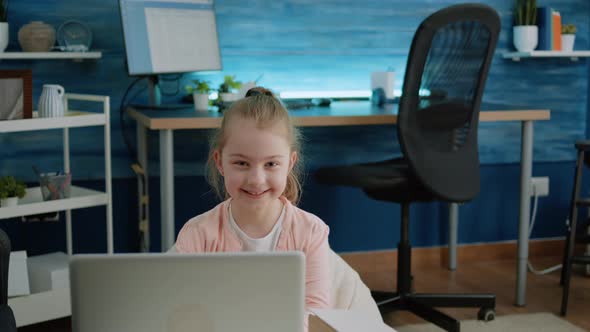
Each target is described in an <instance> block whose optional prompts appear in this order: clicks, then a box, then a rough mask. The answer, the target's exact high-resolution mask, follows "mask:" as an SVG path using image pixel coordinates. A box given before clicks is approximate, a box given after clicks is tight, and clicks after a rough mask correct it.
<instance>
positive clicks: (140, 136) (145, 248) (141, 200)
mask: <svg viewBox="0 0 590 332" xmlns="http://www.w3.org/2000/svg"><path fill="white" fill-rule="evenodd" d="M147 139H148V137H147V128H146V127H145V126H144V125H142V124H141V123H140V122H139V121H137V162H138V163H139V166H140V167H141V171H140V172H138V173H137V200H138V207H139V210H138V211H137V213H138V214H137V215H138V216H139V233H140V235H141V240H140V241H141V242H140V243H139V251H141V252H149V251H150V213H149V211H150V210H149V199H148V197H149V183H148V182H149V178H150V177H149V174H148V143H147V142H148V141H147ZM144 193H145V194H144Z"/></svg>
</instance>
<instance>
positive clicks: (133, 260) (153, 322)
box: [70, 252, 305, 332]
mask: <svg viewBox="0 0 590 332" xmlns="http://www.w3.org/2000/svg"><path fill="white" fill-rule="evenodd" d="M70 281H71V297H72V327H73V331H74V332H105V331H109V332H117V331H121V332H163V331H166V332H181V331H182V332H184V331H202V332H213V331H216V332H217V331H253V332H254V331H256V332H261V331H286V332H291V331H292V332H295V331H297V332H300V331H301V330H302V327H303V315H304V293H305V292H304V287H305V286H304V257H303V255H302V253H296V252H290V253H215V254H190V255H189V254H117V255H75V256H73V258H72V261H71V263H70Z"/></svg>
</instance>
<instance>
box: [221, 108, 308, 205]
mask: <svg viewBox="0 0 590 332" xmlns="http://www.w3.org/2000/svg"><path fill="white" fill-rule="evenodd" d="M226 129H227V131H226V133H227V137H226V140H225V144H224V146H223V148H222V149H221V151H219V150H217V151H215V152H214V154H213V158H214V159H215V165H216V166H217V169H218V170H219V172H220V173H221V175H222V176H223V178H224V183H225V190H226V192H227V193H228V194H229V196H231V197H232V202H233V203H232V204H242V203H246V204H248V205H249V206H252V204H255V205H257V206H259V207H262V206H266V205H267V204H268V203H269V202H273V200H276V199H278V198H279V197H280V196H281V195H282V194H283V192H284V191H285V187H286V185H287V176H288V175H289V172H290V171H291V169H292V168H293V166H294V165H295V162H296V161H297V153H296V152H294V151H291V148H290V144H289V141H288V140H287V129H286V128H285V126H284V125H282V124H281V123H274V124H270V125H268V126H265V127H263V128H259V127H258V126H257V125H256V122H255V121H254V120H252V119H243V118H240V117H235V118H233V119H232V121H231V122H230V123H229V124H228V126H227V128H226Z"/></svg>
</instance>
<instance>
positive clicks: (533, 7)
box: [512, 0, 539, 52]
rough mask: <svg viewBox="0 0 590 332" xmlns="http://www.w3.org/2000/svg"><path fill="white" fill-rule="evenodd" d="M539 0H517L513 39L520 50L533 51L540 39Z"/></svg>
mask: <svg viewBox="0 0 590 332" xmlns="http://www.w3.org/2000/svg"><path fill="white" fill-rule="evenodd" d="M536 23H537V0H516V7H515V9H514V26H513V27H512V33H513V36H512V38H513V39H512V41H513V43H514V47H515V48H516V49H517V50H518V51H519V52H531V51H533V50H534V49H535V48H536V47H537V43H538V41H539V28H538V27H537V26H536V25H535V24H536Z"/></svg>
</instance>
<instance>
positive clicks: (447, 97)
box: [398, 4, 500, 202]
mask: <svg viewBox="0 0 590 332" xmlns="http://www.w3.org/2000/svg"><path fill="white" fill-rule="evenodd" d="M499 31H500V18H499V16H498V14H497V13H496V11H495V10H494V9H492V8H491V7H488V6H486V5H482V4H462V5H455V6H450V7H447V8H445V9H442V10H440V11H438V12H436V13H434V14H432V15H431V16H429V17H428V18H426V19H425V20H424V21H423V22H422V23H421V24H420V26H419V27H418V30H417V31H416V33H415V35H414V39H413V41H412V46H411V49H410V53H409V57H408V64H407V68H406V73H405V78H404V86H403V91H402V97H401V100H400V107H399V115H398V138H399V141H400V144H401V148H402V151H403V153H404V157H405V158H406V159H407V161H408V163H409V164H410V167H411V168H412V169H413V171H414V173H415V174H416V176H417V177H418V179H419V180H420V181H421V182H422V184H423V185H424V186H425V187H426V188H428V189H429V190H431V191H432V192H433V193H434V194H435V195H437V196H438V197H439V198H440V199H443V200H449V201H456V202H462V201H468V200H470V199H472V198H473V197H475V196H476V195H477V193H478V192H479V157H478V148H477V126H478V120H479V110H480V104H481V98H482V94H483V90H484V85H485V81H486V78H487V74H488V71H489V67H490V63H491V60H492V57H493V54H494V50H495V47H496V42H497V40H498V34H499Z"/></svg>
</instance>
